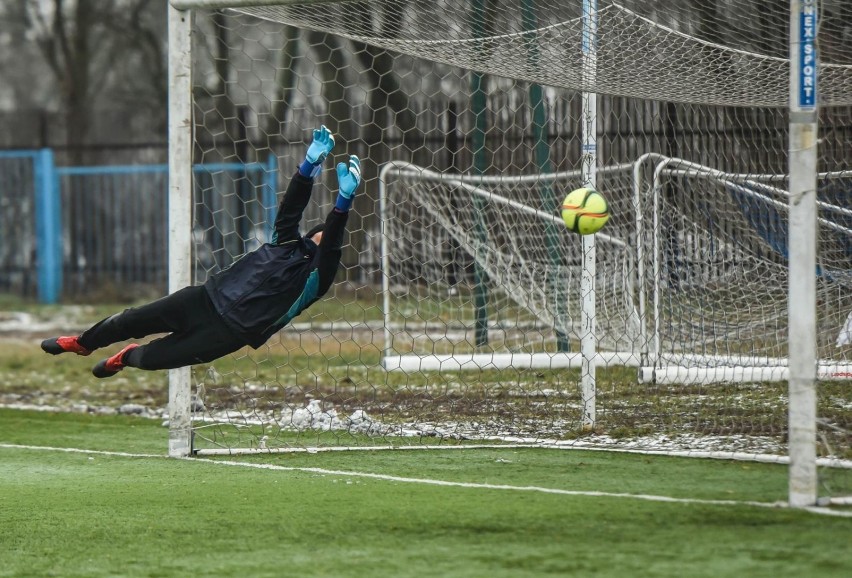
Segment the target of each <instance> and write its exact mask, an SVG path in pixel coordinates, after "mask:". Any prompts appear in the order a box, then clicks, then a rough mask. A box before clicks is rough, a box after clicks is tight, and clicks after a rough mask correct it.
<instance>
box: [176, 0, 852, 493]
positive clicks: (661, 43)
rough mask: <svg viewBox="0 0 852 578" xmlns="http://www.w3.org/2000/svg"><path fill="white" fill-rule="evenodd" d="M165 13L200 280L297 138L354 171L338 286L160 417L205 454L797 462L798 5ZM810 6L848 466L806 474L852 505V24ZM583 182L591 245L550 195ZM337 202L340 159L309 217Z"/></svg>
mask: <svg viewBox="0 0 852 578" xmlns="http://www.w3.org/2000/svg"><path fill="white" fill-rule="evenodd" d="M171 4H172V6H174V7H176V8H180V9H188V8H191V9H192V10H186V11H180V14H182V15H184V17H187V18H190V19H191V24H189V25H188V26H189V28H190V29H191V51H189V54H191V59H187V61H185V62H183V61H177V64H176V66H178V67H179V66H180V65H181V64H182V63H183V64H185V65H186V66H187V67H188V68H189V67H190V63H189V62H188V60H191V78H192V82H191V95H189V96H188V98H191V105H192V108H191V111H189V112H190V113H191V116H192V123H191V125H192V128H193V140H192V142H191V143H190V144H189V145H188V146H187V147H186V149H187V153H186V154H187V157H191V158H188V160H187V161H186V162H187V163H192V164H194V165H195V166H196V167H204V166H207V167H213V168H211V169H210V170H201V169H197V170H196V171H195V176H194V177H193V179H192V183H191V188H192V190H193V203H192V206H191V211H190V213H191V214H190V215H189V217H190V220H191V230H192V255H193V261H192V262H193V266H192V267H191V272H192V275H191V276H192V279H191V281H192V282H193V283H203V282H204V281H205V280H206V279H207V277H208V276H209V275H210V274H212V273H214V272H215V271H218V270H219V269H221V268H223V267H227V266H228V265H229V264H230V263H232V262H233V261H234V260H235V259H236V258H238V257H239V255H241V254H242V253H243V252H245V251H249V250H251V249H252V248H254V247H256V246H257V245H258V244H259V243H263V242H266V241H267V240H268V232H269V228H270V223H271V222H272V219H274V213H275V206H276V203H277V202H278V200H280V196H281V192H282V190H283V188H284V187H285V186H286V182H287V179H288V178H289V176H290V175H291V174H292V173H293V172H294V171H295V169H296V167H297V165H298V163H299V162H300V161H301V160H302V158H303V155H304V151H305V147H306V145H307V143H308V140H309V134H310V130H311V129H313V128H315V127H317V126H318V125H320V124H325V125H327V126H328V127H329V128H330V129H331V130H332V131H333V132H334V133H335V135H337V139H338V140H337V142H338V146H337V149H336V150H335V152H334V154H335V156H336V155H338V154H339V155H348V154H357V155H359V156H360V157H361V158H362V159H363V160H364V162H363V167H362V168H363V172H364V177H365V186H364V189H363V191H362V192H361V193H360V194H359V196H358V197H357V198H356V200H355V205H354V208H353V211H352V213H351V217H350V220H349V234H348V237H347V243H346V246H345V247H344V255H343V261H342V266H341V269H340V271H339V273H338V277H337V283H336V284H335V286H334V287H333V289H332V290H331V291H330V292H329V294H327V295H326V297H325V298H324V299H323V300H322V301H320V302H318V303H317V304H315V305H314V306H313V307H311V308H310V309H308V310H307V311H305V312H304V313H303V314H302V315H301V316H299V317H298V318H296V319H295V320H294V321H293V323H292V324H291V325H290V326H288V327H285V328H284V329H283V330H282V331H281V332H279V333H278V334H277V335H275V336H274V337H273V338H272V339H271V340H270V341H269V342H267V343H266V344H265V345H264V346H262V347H261V348H259V349H257V350H252V349H250V348H246V349H244V350H241V351H240V352H238V353H237V354H235V355H233V356H230V357H228V358H224V359H222V360H219V361H217V362H214V363H211V364H206V365H199V366H195V367H194V368H193V369H192V373H191V375H190V376H189V381H190V385H191V392H192V399H191V400H189V399H187V400H186V402H185V403H184V404H183V405H181V404H177V406H176V407H187V408H189V409H187V410H186V414H185V415H184V416H183V417H185V418H189V419H191V424H192V426H191V430H192V435H193V442H192V449H193V450H194V451H199V452H202V453H203V452H217V451H222V452H231V451H237V449H242V450H246V449H247V450H250V451H264V452H265V451H284V450H291V449H305V448H322V447H343V446H345V447H374V446H378V445H381V446H383V447H384V446H388V445H407V446H411V445H420V446H432V445H439V444H447V443H459V442H461V441H465V442H468V443H470V442H480V443H506V442H511V443H542V444H550V445H560V444H563V445H564V444H575V445H593V446H595V447H599V446H608V447H630V448H634V449H643V450H653V451H657V450H667V451H683V452H688V453H702V454H711V455H725V456H740V455H749V456H763V458H762V459H767V460H782V461H783V460H786V459H787V457H788V448H787V437H786V436H787V433H788V432H787V414H788V410H789V407H788V403H787V384H786V383H785V382H784V381H783V380H786V379H788V376H789V374H788V371H787V359H788V355H789V347H788V335H787V334H788V321H787V317H788V298H787V295H788V286H789V284H790V276H789V273H788V267H789V262H788V261H789V259H788V257H789V243H788V233H787V228H788V223H789V218H790V216H789V209H788V206H789V205H790V195H789V190H790V189H791V186H790V179H789V175H788V144H789V129H788V127H789V122H790V117H789V114H788V104H789V103H788V101H789V79H790V61H789V59H788V42H789V40H788V39H789V34H788V32H789V21H790V7H789V3H788V2H786V1H783V2H759V1H757V0H712V1H707V2H691V1H679V0H670V1H662V2H660V1H654V2H652V1H650V0H624V1H622V2H611V1H608V0H598V1H597V2H593V1H586V2H583V1H581V0H578V1H577V2H564V1H556V0H526V1H521V2H509V1H504V0H470V1H465V2H456V1H450V0H437V1H436V0H429V1H426V0H376V1H370V2H343V1H340V2H336V1H312V2H311V1H305V2H301V3H291V2H280V3H273V2H269V1H267V0H264V1H263V2H257V4H258V5H252V3H251V2H248V1H246V0H234V1H233V2H231V3H230V4H229V5H228V4H226V3H225V2H221V1H218V0H216V1H212V0H211V1H207V0H171ZM820 6H821V11H822V15H821V17H820V28H819V34H820V40H819V51H820V60H821V62H820V77H819V104H820V115H819V121H820V123H819V127H820V129H819V130H820V132H819V139H818V150H819V166H818V170H819V179H818V211H819V221H818V222H819V229H818V236H819V240H818V249H819V253H818V267H817V268H816V271H815V276H816V289H815V291H816V299H817V315H818V321H817V332H816V335H815V336H814V338H815V339H816V342H817V349H818V357H819V361H820V365H819V366H820V371H819V374H818V375H819V380H820V381H819V384H818V394H819V395H818V400H817V404H818V406H817V415H818V418H817V427H818V432H817V439H818V454H819V458H820V460H823V461H820V463H821V464H834V465H841V466H843V465H845V466H847V468H846V469H843V468H839V469H838V468H834V469H831V470H826V471H827V472H828V471H830V472H832V473H831V475H827V476H824V477H821V480H822V481H823V482H824V484H825V485H824V486H823V487H822V489H821V491H822V492H823V493H824V494H830V495H837V494H849V493H852V480H850V476H849V472H850V471H852V470H850V469H848V466H849V463H850V462H849V460H850V459H852V443H850V442H852V438H850V433H849V428H850V422H852V413H850V407H852V397H850V390H849V387H848V382H844V381H842V379H843V378H846V377H848V376H849V375H850V370H849V369H850V368H849V363H850V355H852V320H849V317H848V316H849V315H850V313H852V300H850V290H849V289H850V287H849V283H850V274H851V273H852V253H850V251H852V249H850V247H852V236H850V229H852V211H850V206H852V203H850V197H852V173H850V172H848V171H850V170H852V153H850V151H852V146H850V144H852V143H850V136H849V135H850V134H852V132H850V125H852V114H850V111H852V97H850V95H852V90H850V89H852V51H850V49H849V43H848V37H849V34H850V26H849V22H850V21H852V12H850V8H849V7H848V6H847V5H846V3H844V2H841V1H839V0H838V1H832V0H824V1H823V2H822V3H821V4H820ZM205 7H206V8H205ZM595 8H596V9H595ZM270 158H271V159H273V161H272V162H271V163H270V161H269V159H270ZM341 158H342V157H341ZM337 160H339V159H335V162H336V161H337ZM246 165H251V166H252V167H253V168H252V170H251V171H247V170H245V168H244V167H245V166H246ZM255 167H260V170H259V171H258V170H255ZM173 176H174V175H173ZM592 181H593V182H594V186H595V187H596V188H597V189H598V190H599V191H600V192H601V193H602V194H603V195H604V196H605V197H606V199H607V201H608V203H609V205H610V211H611V218H610V221H609V222H608V223H607V225H606V227H605V228H604V229H603V230H602V231H601V232H600V233H598V234H597V235H595V237H594V242H593V243H592V242H591V241H590V240H589V239H583V238H581V237H578V236H576V235H574V234H573V233H569V232H568V231H566V230H565V228H564V227H563V226H561V224H560V222H559V219H560V218H559V211H558V207H559V204H560V202H561V200H562V199H563V198H564V196H565V195H566V194H567V193H568V192H569V191H571V190H572V189H574V188H577V187H579V186H583V185H586V184H588V183H589V182H592ZM335 194H336V182H335V180H334V175H333V171H326V172H325V173H323V174H322V175H321V176H320V178H319V179H318V182H317V185H316V187H315V192H314V196H313V199H312V201H311V204H310V206H309V207H308V210H307V211H306V213H305V218H304V222H303V223H302V230H307V229H308V228H309V227H310V226H312V225H314V224H317V223H319V222H320V221H321V220H322V219H323V218H324V215H325V213H326V212H327V211H328V210H329V209H330V207H331V206H332V203H333V200H334V195H335ZM592 248H593V250H592ZM590 266H591V267H592V268H591V269H590V268H589V267H590ZM584 276H585V277H584ZM589 304H592V305H594V308H593V310H594V316H593V317H592V318H591V319H587V318H585V317H584V315H585V314H584V311H589V309H585V308H586V307H588V306H589ZM590 335H591V336H592V337H593V339H592V341H593V345H594V349H593V351H591V352H590V350H589V349H588V347H587V346H588V343H589V342H590V341H589V336H590ZM584 340H585V341H584ZM584 344H585V345H584ZM584 347H586V348H585V349H584ZM590 386H591V387H590ZM590 408H594V409H595V416H596V417H595V419H594V420H593V422H592V423H591V427H589V426H590V422H589V420H588V419H587V417H588V415H589V412H590ZM190 410H191V411H190ZM180 417H181V416H176V419H177V418H180ZM838 472H839V473H838Z"/></svg>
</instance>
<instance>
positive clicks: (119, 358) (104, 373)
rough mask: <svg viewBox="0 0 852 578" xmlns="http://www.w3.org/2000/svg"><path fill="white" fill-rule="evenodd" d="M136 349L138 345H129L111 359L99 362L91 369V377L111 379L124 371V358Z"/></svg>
mask: <svg viewBox="0 0 852 578" xmlns="http://www.w3.org/2000/svg"><path fill="white" fill-rule="evenodd" d="M137 347H139V344H138V343H131V344H130V345H128V346H127V347H125V348H124V349H122V350H121V351H119V352H118V353H116V354H115V355H113V356H112V357H108V358H106V359H102V360H100V361H99V362H98V363H97V365H95V366H94V367H93V368H92V375H94V376H95V377H98V378H101V379H103V378H104V377H112V376H113V375H115V374H116V373H118V372H119V371H121V370H122V369H124V367H125V365H124V356H125V355H127V354H128V353H129V352H130V351H131V350H133V349H136V348H137Z"/></svg>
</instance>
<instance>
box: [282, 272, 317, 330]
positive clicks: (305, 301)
mask: <svg viewBox="0 0 852 578" xmlns="http://www.w3.org/2000/svg"><path fill="white" fill-rule="evenodd" d="M318 292H319V269H314V270H313V271H311V274H310V275H308V280H307V281H305V288H304V289H303V290H302V294H301V295H299V297H298V298H297V299H296V300H295V301H294V302H293V304H292V305H291V306H290V310H289V311H287V313H285V314H284V315H283V316H281V318H280V319H279V320H278V321H276V322H275V326H276V327H284V326H285V325H287V324H288V323H290V321H292V320H293V318H295V317H296V316H297V315H298V314H299V313H301V312H302V311H304V310H305V308H306V307H307V306H308V305H310V304H311V303H312V302H313V300H314V299H316V298H317V293H318Z"/></svg>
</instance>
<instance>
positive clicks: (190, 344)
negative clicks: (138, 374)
mask: <svg viewBox="0 0 852 578" xmlns="http://www.w3.org/2000/svg"><path fill="white" fill-rule="evenodd" d="M244 346H245V343H244V342H243V341H242V340H240V339H237V338H236V337H235V336H234V335H233V334H232V333H231V332H230V330H229V329H228V328H227V327H226V326H225V325H224V323H222V322H221V321H219V323H213V324H206V325H205V324H198V325H197V326H196V327H194V328H192V329H191V330H190V331H187V332H184V333H171V334H169V335H166V336H165V337H161V338H159V339H155V340H153V341H151V342H150V343H148V344H146V345H136V344H135V343H133V344H130V345H128V346H127V347H125V348H124V349H122V350H121V351H119V352H118V353H116V354H115V355H113V356H112V357H109V358H107V359H103V360H101V361H100V362H99V363H98V364H97V365H95V367H94V368H93V369H92V373H93V374H94V375H95V377H111V376H113V375H115V374H116V373H118V372H119V371H121V370H122V369H124V368H125V367H136V368H139V369H147V370H157V369H174V368H176V367H185V366H188V365H195V364H197V363H209V362H211V361H213V360H216V359H219V358H220V357H223V356H225V355H228V354H229V353H233V352H234V351H237V350H238V349H240V348H242V347H244Z"/></svg>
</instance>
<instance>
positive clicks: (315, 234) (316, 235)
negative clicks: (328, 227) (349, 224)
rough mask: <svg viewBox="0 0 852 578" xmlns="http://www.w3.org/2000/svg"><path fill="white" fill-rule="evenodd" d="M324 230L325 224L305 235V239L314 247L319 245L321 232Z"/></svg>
mask: <svg viewBox="0 0 852 578" xmlns="http://www.w3.org/2000/svg"><path fill="white" fill-rule="evenodd" d="M324 230H325V224H320V225H317V226H316V227H314V228H313V229H311V230H310V231H308V232H307V233H305V239H310V240H311V241H313V242H314V243H315V244H316V245H319V244H320V241H322V232H323V231H324Z"/></svg>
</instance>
